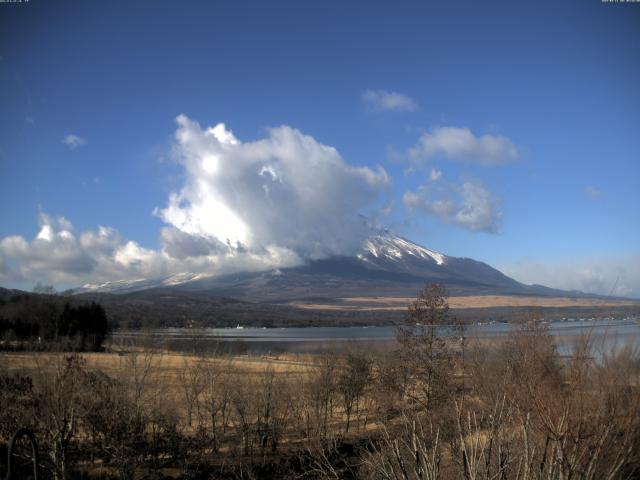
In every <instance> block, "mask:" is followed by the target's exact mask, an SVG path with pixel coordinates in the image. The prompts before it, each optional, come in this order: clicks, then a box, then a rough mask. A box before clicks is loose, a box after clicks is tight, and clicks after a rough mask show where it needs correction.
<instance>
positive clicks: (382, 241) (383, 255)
mask: <svg viewBox="0 0 640 480" xmlns="http://www.w3.org/2000/svg"><path fill="white" fill-rule="evenodd" d="M357 258H358V259H359V260H360V261H361V262H363V263H366V264H368V265H369V266H370V267H373V268H389V265H388V264H387V267H381V265H380V263H379V261H381V260H383V261H384V262H383V263H387V262H389V261H390V262H392V264H394V265H397V268H398V269H399V270H403V269H404V268H406V266H405V263H404V262H405V261H406V260H409V259H412V258H414V259H415V258H417V259H420V260H423V261H426V262H429V263H431V264H432V265H433V264H435V265H437V266H444V265H446V264H447V259H448V258H449V257H447V256H446V255H443V254H441V253H438V252H434V251H433V250H429V249H428V248H424V247H421V246H420V245H416V244H415V243H413V242H410V241H409V240H407V239H405V238H403V237H400V236H399V235H396V234H394V233H392V232H389V231H387V230H385V231H380V232H379V233H378V234H376V235H373V236H371V237H369V238H368V239H367V240H365V242H364V243H363V245H362V250H361V251H360V253H358V255H357ZM392 268H395V267H392ZM272 275H273V276H280V275H283V273H282V272H281V271H280V270H279V269H275V270H274V271H273V273H272ZM214 276H215V274H213V273H190V272H183V273H177V274H175V275H171V276H168V277H161V278H153V279H146V278H139V279H134V280H117V281H110V282H104V283H87V284H86V285H83V286H82V287H81V288H78V289H76V293H83V292H105V293H128V292H134V291H138V290H146V289H151V288H157V287H174V286H178V285H182V284H186V283H189V282H195V281H197V280H203V279H207V278H212V277H214Z"/></svg>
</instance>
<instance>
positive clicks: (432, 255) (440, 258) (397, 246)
mask: <svg viewBox="0 0 640 480" xmlns="http://www.w3.org/2000/svg"><path fill="white" fill-rule="evenodd" d="M364 250H365V251H366V252H368V253H370V254H371V255H373V256H374V257H376V258H381V257H386V258H388V259H391V260H394V259H401V258H404V257H405V256H408V255H411V256H414V257H418V258H422V259H431V260H433V261H434V262H435V263H436V264H437V265H444V264H445V263H446V259H447V256H446V255H443V254H441V253H438V252H434V251H433V250H429V249H428V248H424V247H421V246H420V245H416V244H415V243H413V242H410V241H409V240H406V239H405V238H402V237H400V236H398V235H395V234H393V233H390V232H384V233H381V234H379V235H375V236H373V237H371V238H369V239H368V240H366V241H365V242H364ZM358 258H360V259H361V260H364V259H365V258H366V257H364V255H362V254H359V255H358Z"/></svg>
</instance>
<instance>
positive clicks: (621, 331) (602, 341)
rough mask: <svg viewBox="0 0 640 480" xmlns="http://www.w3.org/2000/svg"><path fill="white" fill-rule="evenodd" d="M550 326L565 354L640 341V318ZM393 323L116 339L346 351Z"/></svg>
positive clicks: (388, 338)
mask: <svg viewBox="0 0 640 480" xmlns="http://www.w3.org/2000/svg"><path fill="white" fill-rule="evenodd" d="M549 327H550V330H551V332H552V333H553V335H554V336H555V338H556V341H557V344H558V347H559V350H560V352H561V353H566V352H569V351H571V346H572V345H573V344H574V343H575V340H576V339H577V338H579V337H580V336H582V335H586V334H589V335H590V336H591V338H592V339H593V341H594V346H595V348H598V349H602V350H604V351H607V350H611V349H616V348H619V347H621V346H624V345H627V344H630V345H637V346H640V319H639V318H631V317H627V318H623V319H612V318H609V319H599V320H591V319H570V320H567V321H562V322H551V323H550V324H549ZM513 328H514V325H512V324H507V323H492V324H483V325H472V326H468V327H467V330H466V331H467V337H468V338H471V339H473V338H479V339H490V338H500V337H504V336H505V335H507V334H508V333H509V332H510V331H511V330H512V329H513ZM395 333H396V328H395V327H393V326H371V327H300V328H249V327H247V328H242V327H239V328H201V329H199V328H165V329H157V330H152V331H147V332H141V331H124V330H119V331H116V332H114V333H113V334H112V342H113V343H114V344H140V343H143V342H149V341H151V342H153V343H154V344H156V345H161V346H164V347H166V348H169V349H172V350H180V351H194V350H197V351H199V350H211V349H214V348H217V349H220V348H222V349H223V350H227V351H230V352H236V353H243V352H247V351H251V352H256V353H265V352H269V351H295V352H314V351H321V350H327V349H334V350H342V349H345V348H349V347H350V346H353V345H358V346H362V347H369V346H370V347H372V348H375V347H383V346H385V345H389V344H390V343H392V342H394V341H395Z"/></svg>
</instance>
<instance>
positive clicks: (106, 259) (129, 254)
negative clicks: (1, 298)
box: [0, 213, 162, 283]
mask: <svg viewBox="0 0 640 480" xmlns="http://www.w3.org/2000/svg"><path fill="white" fill-rule="evenodd" d="M38 222H39V224H40V230H39V231H38V234H37V235H36V237H35V238H34V239H32V240H31V241H30V242H29V241H27V240H26V239H25V238H23V237H21V236H17V235H14V236H8V237H5V238H3V239H2V240H1V241H0V257H1V258H2V259H3V260H2V261H3V263H5V265H6V266H7V267H6V268H5V271H4V273H3V277H4V278H5V279H7V280H12V281H35V280H40V279H43V280H47V281H49V282H54V283H73V282H76V281H78V279H81V278H94V277H95V278H96V279H99V280H111V279H113V278H129V277H130V276H131V275H132V274H135V275H157V274H160V273H161V272H162V268H157V267H158V266H159V263H161V262H158V261H157V257H159V256H160V254H158V253H156V252H153V251H152V250H147V249H144V248H142V247H140V246H139V245H138V244H137V243H135V242H132V241H126V240H125V239H124V238H122V237H121V236H120V235H119V234H118V233H117V232H116V231H115V230H113V229H111V228H108V227H98V229H97V230H92V231H87V232H84V233H82V234H81V235H77V234H76V233H75V231H74V228H73V226H72V225H71V223H70V222H69V221H68V220H67V219H65V218H64V217H57V218H54V217H51V216H49V215H46V214H44V213H41V214H40V215H39V218H38ZM8 261H11V262H12V263H14V264H15V265H14V266H13V267H12V268H10V267H8Z"/></svg>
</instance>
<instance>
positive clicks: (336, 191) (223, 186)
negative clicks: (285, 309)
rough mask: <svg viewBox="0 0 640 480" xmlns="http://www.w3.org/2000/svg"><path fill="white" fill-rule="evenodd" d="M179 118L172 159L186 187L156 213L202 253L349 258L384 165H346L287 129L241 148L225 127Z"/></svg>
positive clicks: (363, 230)
mask: <svg viewBox="0 0 640 480" xmlns="http://www.w3.org/2000/svg"><path fill="white" fill-rule="evenodd" d="M177 121H178V131H177V132H176V141H177V143H176V147H175V154H176V157H177V159H178V161H179V162H180V163H181V164H182V165H183V166H184V168H185V171H186V173H187V182H186V184H185V185H184V187H183V188H182V189H181V190H180V191H179V192H174V193H172V194H171V196H170V198H169V202H168V205H167V206H166V207H165V208H161V209H157V210H156V215H158V216H159V217H160V218H162V219H163V220H164V221H165V222H166V223H167V224H169V225H171V226H173V227H174V228H175V229H176V230H178V231H180V232H182V233H183V234H187V235H191V236H194V237H196V238H200V239H204V240H205V241H206V242H207V247H206V248H213V246H215V245H216V244H217V245H227V246H230V247H232V248H242V249H246V250H248V251H251V252H261V251H264V250H265V249H269V248H271V247H279V248H283V249H285V250H287V251H290V252H292V253H294V254H296V255H298V256H299V257H300V258H302V259H306V258H320V257H324V256H327V255H333V254H348V253H352V252H354V251H355V250H356V249H357V248H358V247H359V245H360V243H361V241H362V239H363V238H364V237H365V236H366V235H367V234H368V227H367V225H366V224H365V223H364V222H361V221H358V214H359V213H360V212H362V211H363V210H366V209H367V208H368V207H370V206H371V205H372V203H373V202H375V201H376V199H377V198H378V197H379V195H380V194H381V192H382V191H384V189H385V188H386V187H387V186H388V185H389V183H390V179H389V176H388V175H387V173H386V172H385V170H384V169H383V168H382V167H378V168H377V169H375V170H373V169H370V168H368V167H354V166H351V165H349V164H347V163H346V162H345V161H344V160H343V159H342V157H341V156H340V154H339V153H338V152H337V150H335V149H334V148H333V147H330V146H327V145H323V144H321V143H319V142H317V141H316V140H315V139H314V138H313V137H310V136H308V135H304V134H302V133H301V132H300V131H298V130H296V129H294V128H291V127H287V126H281V127H277V128H272V129H269V130H268V131H267V136H266V137H265V138H263V139H260V140H256V141H252V142H244V143H243V142H240V141H239V140H238V139H237V138H236V137H235V136H234V135H233V133H232V132H231V131H230V130H228V129H227V128H226V126H225V125H224V124H218V125H216V126H215V127H210V128H204V129H203V128H201V127H200V125H199V124H198V123H196V122H194V121H192V120H190V119H188V118H187V117H185V116H180V117H178V119H177ZM192 246H193V248H198V249H204V248H205V244H204V243H203V242H202V241H199V242H198V243H197V245H196V244H193V245H192ZM182 254H183V255H184V252H182Z"/></svg>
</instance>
